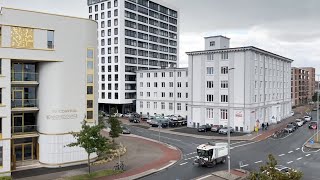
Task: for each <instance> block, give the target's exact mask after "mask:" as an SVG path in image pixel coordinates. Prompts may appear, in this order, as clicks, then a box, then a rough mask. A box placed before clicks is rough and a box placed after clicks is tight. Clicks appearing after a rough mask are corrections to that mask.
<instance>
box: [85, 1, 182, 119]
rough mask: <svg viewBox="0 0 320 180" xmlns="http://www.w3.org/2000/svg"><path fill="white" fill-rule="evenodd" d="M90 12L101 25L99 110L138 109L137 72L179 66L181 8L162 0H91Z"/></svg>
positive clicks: (92, 17)
mask: <svg viewBox="0 0 320 180" xmlns="http://www.w3.org/2000/svg"><path fill="white" fill-rule="evenodd" d="M88 12H89V18H90V19H93V20H95V21H97V22H98V27H99V28H98V43H99V109H100V110H103V111H106V112H110V108H111V107H115V108H117V110H118V112H122V113H125V112H128V111H135V100H136V73H135V71H137V70H147V69H159V68H161V67H171V66H173V67H177V66H176V65H177V64H178V56H177V55H178V53H179V52H178V47H179V37H178V29H179V26H178V12H177V10H176V9H175V8H174V7H172V6H170V5H169V4H167V3H164V2H161V1H160V0H153V1H149V0H88Z"/></svg>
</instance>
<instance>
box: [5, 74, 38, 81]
mask: <svg viewBox="0 0 320 180" xmlns="http://www.w3.org/2000/svg"><path fill="white" fill-rule="evenodd" d="M38 78H39V74H38V73H33V72H12V73H11V81H38Z"/></svg>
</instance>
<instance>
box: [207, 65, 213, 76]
mask: <svg viewBox="0 0 320 180" xmlns="http://www.w3.org/2000/svg"><path fill="white" fill-rule="evenodd" d="M207 74H209V75H213V67H207Z"/></svg>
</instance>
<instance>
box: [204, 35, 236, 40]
mask: <svg viewBox="0 0 320 180" xmlns="http://www.w3.org/2000/svg"><path fill="white" fill-rule="evenodd" d="M215 37H223V38H226V39H230V38H228V37H226V36H222V35H217V36H206V37H204V38H205V39H207V38H215Z"/></svg>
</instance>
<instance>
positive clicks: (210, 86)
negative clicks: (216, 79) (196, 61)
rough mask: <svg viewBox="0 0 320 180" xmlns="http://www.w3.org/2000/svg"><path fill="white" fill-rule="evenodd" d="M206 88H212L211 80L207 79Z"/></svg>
mask: <svg viewBox="0 0 320 180" xmlns="http://www.w3.org/2000/svg"><path fill="white" fill-rule="evenodd" d="M207 88H208V89H212V88H213V81H207Z"/></svg>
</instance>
